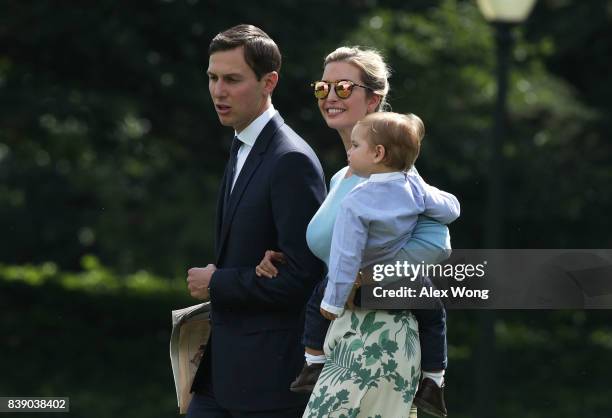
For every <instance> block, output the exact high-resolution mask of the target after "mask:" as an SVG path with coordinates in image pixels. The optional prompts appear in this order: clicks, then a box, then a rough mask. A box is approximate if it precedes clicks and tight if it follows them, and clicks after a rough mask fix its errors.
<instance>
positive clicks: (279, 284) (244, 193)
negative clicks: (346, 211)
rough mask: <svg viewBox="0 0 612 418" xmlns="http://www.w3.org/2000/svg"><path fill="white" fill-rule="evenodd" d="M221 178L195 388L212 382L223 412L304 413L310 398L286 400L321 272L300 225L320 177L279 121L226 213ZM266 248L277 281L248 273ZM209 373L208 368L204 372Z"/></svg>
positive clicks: (315, 202) (301, 144)
mask: <svg viewBox="0 0 612 418" xmlns="http://www.w3.org/2000/svg"><path fill="white" fill-rule="evenodd" d="M228 171H229V167H226V170H225V175H224V177H223V180H222V183H221V184H222V186H221V190H220V193H219V196H220V197H219V202H218V205H217V229H216V242H215V251H216V263H215V264H216V266H217V270H216V271H215V273H214V274H213V276H212V280H211V284H210V298H211V306H212V309H211V323H212V330H211V339H210V343H209V344H208V346H207V352H206V354H205V356H209V358H208V359H207V360H208V361H203V362H202V366H201V367H200V368H199V370H198V373H197V374H196V377H195V380H194V384H193V389H194V390H196V391H198V390H199V389H200V388H201V387H202V385H203V383H204V382H203V381H204V380H205V379H211V378H212V387H213V392H214V396H215V399H216V401H217V403H218V404H219V405H221V406H222V407H223V408H226V409H234V410H271V409H284V408H291V407H295V406H300V405H305V403H306V400H307V397H305V396H303V395H298V394H295V393H292V392H290V391H289V384H290V383H291V382H292V381H293V379H294V378H295V377H296V376H297V374H298V373H299V371H300V369H301V367H302V365H303V364H304V347H303V346H302V345H301V334H302V330H303V326H304V315H303V312H304V307H305V305H306V302H307V300H308V298H309V296H310V294H311V293H312V290H313V288H314V286H315V284H316V283H317V282H318V281H319V280H321V278H322V276H323V273H324V265H323V263H322V262H321V261H320V260H319V259H318V258H316V257H315V256H314V255H313V254H312V253H311V252H310V250H309V249H308V247H307V245H306V227H307V226H308V223H309V222H310V219H311V218H312V216H313V215H314V214H315V212H316V211H317V209H318V208H319V206H320V205H321V203H322V201H323V199H324V198H325V194H326V189H325V180H324V176H323V170H322V168H321V164H320V163H319V160H318V159H317V157H316V155H315V153H314V152H313V150H312V149H311V148H310V146H308V144H307V143H306V142H305V141H304V140H303V139H302V138H300V137H299V136H298V135H297V134H296V133H295V132H294V131H293V130H292V129H291V128H290V127H289V126H287V125H285V123H284V121H283V119H282V118H281V117H280V115H278V114H277V115H276V116H274V117H273V118H272V119H271V120H270V121H269V122H268V124H267V125H266V126H265V127H264V129H263V131H262V132H261V134H260V135H259V137H258V138H257V140H256V142H255V145H254V146H253V148H252V149H251V152H250V154H249V156H248V158H247V160H246V162H245V164H244V166H243V167H242V170H241V171H240V174H239V176H238V178H237V180H236V183H235V185H234V189H233V191H232V194H231V197H230V199H229V201H228V204H227V207H225V205H224V195H225V184H226V178H227V176H228V175H229V174H228ZM269 249H274V250H276V251H281V252H283V253H284V254H285V257H286V259H287V263H286V264H284V265H281V266H279V274H278V276H277V277H276V278H272V279H268V278H265V277H257V276H256V275H255V266H256V265H257V264H259V262H260V261H261V259H262V258H263V256H264V253H265V251H266V250H269ZM210 362H212V364H210ZM207 366H212V367H211V369H212V370H211V371H208V372H205V371H204V370H203V369H204V368H206V367H207ZM206 376H207V377H206Z"/></svg>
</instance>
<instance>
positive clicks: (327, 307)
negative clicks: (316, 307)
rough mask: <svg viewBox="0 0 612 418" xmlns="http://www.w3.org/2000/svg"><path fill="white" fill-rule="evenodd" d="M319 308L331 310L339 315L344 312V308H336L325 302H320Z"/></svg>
mask: <svg viewBox="0 0 612 418" xmlns="http://www.w3.org/2000/svg"><path fill="white" fill-rule="evenodd" d="M321 308H323V309H325V310H326V311H327V312H331V313H333V314H334V315H336V316H340V315H342V312H344V308H338V307H336V306H332V305H328V304H327V303H325V302H323V301H322V302H321Z"/></svg>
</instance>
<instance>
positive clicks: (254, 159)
mask: <svg viewBox="0 0 612 418" xmlns="http://www.w3.org/2000/svg"><path fill="white" fill-rule="evenodd" d="M283 123H284V121H283V118H282V117H281V116H280V115H279V114H278V113H277V114H276V115H275V116H274V117H273V118H272V119H270V121H269V122H268V123H267V124H266V126H265V127H264V128H263V130H262V131H261V133H260V134H259V136H258V137H257V140H256V141H255V145H253V148H252V149H251V152H250V153H249V156H248V157H247V159H246V161H245V162H244V165H243V166H242V169H241V170H240V174H239V175H238V178H237V179H236V183H235V184H234V189H233V190H232V194H231V196H230V199H229V201H228V204H227V206H226V207H223V210H222V212H219V216H218V217H217V222H218V223H217V225H218V226H219V222H221V228H220V229H221V234H220V237H219V239H218V241H217V243H218V245H217V251H216V253H217V254H216V255H217V260H216V262H217V265H218V263H219V260H220V258H221V254H222V251H223V247H224V245H225V241H226V239H227V235H228V232H229V229H230V226H231V224H232V220H233V218H234V214H235V213H236V208H237V207H238V205H239V204H240V201H241V199H242V196H243V194H244V192H245V190H246V188H247V186H248V185H249V182H250V181H251V178H252V177H253V174H255V172H256V171H257V169H258V168H259V166H260V165H261V163H262V161H263V155H264V154H265V152H266V150H267V149H268V145H269V144H270V141H271V140H272V137H273V136H274V134H275V133H276V131H277V130H278V129H279V128H280V127H281V126H282V125H283ZM226 176H227V169H226V173H225V175H224V176H223V177H224V180H225V178H226ZM221 196H223V195H221ZM221 206H223V204H222V203H221V204H220V205H218V207H221ZM220 217H222V219H221V220H220V219H219V218H220ZM217 230H218V229H217Z"/></svg>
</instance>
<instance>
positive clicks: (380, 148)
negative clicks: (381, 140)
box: [374, 144, 387, 163]
mask: <svg viewBox="0 0 612 418" xmlns="http://www.w3.org/2000/svg"><path fill="white" fill-rule="evenodd" d="M386 156H387V150H386V149H385V146H384V145H380V144H379V145H376V146H375V147H374V162H375V163H381V162H383V161H384V160H385V157H386Z"/></svg>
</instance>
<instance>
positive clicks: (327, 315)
mask: <svg viewBox="0 0 612 418" xmlns="http://www.w3.org/2000/svg"><path fill="white" fill-rule="evenodd" d="M319 312H321V315H323V318H325V319H329V320H330V321H333V320H334V319H336V318H338V316H337V315H336V314H333V313H331V312H328V311H326V310H325V309H323V308H319Z"/></svg>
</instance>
